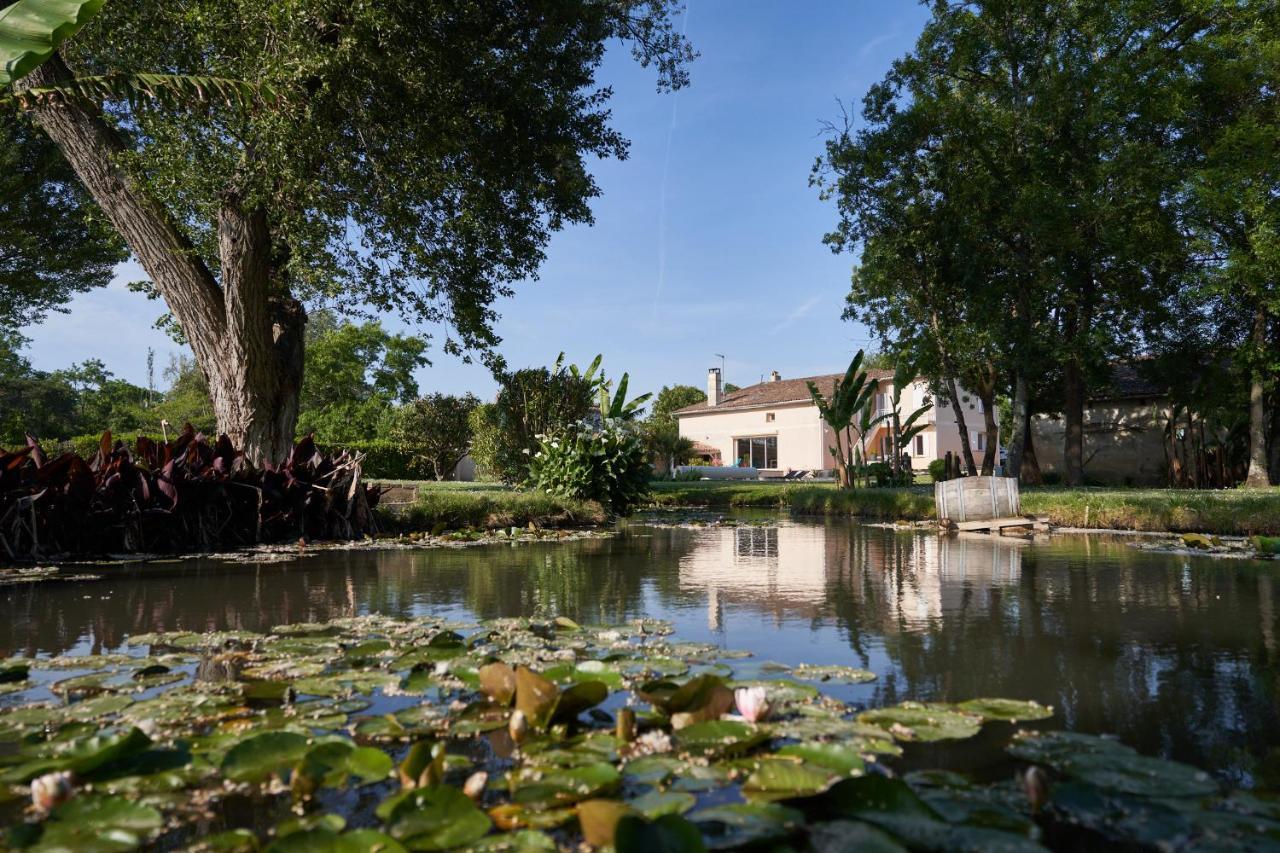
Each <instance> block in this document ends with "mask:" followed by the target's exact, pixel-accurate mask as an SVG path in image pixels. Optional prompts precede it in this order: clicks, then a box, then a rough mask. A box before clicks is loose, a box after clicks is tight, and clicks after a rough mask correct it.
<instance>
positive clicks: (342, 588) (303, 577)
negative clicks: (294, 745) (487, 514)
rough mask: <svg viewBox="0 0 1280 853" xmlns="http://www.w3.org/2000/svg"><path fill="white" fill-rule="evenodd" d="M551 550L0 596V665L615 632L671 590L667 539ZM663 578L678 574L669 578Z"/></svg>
mask: <svg viewBox="0 0 1280 853" xmlns="http://www.w3.org/2000/svg"><path fill="white" fill-rule="evenodd" d="M656 533H657V535H656V536H654V537H648V536H645V537H640V536H630V537H623V538H620V539H616V540H612V539H611V540H602V539H587V540H578V541H575V542H566V543H558V544H545V545H544V544H537V545H529V544H524V545H517V546H483V547H472V548H460V549H431V550H412V551H410V550H397V551H372V552H370V551H323V552H314V553H313V554H311V555H309V556H306V557H304V558H301V559H299V560H297V561H294V562H289V563H276V564H262V565H253V564H240V563H224V562H217V561H211V560H190V561H186V562H184V563H182V564H175V565H169V564H166V565H156V566H150V567H144V568H129V569H124V568H121V567H119V566H112V567H106V568H103V569H102V570H101V572H102V574H104V575H108V574H112V575H115V576H116V577H117V578H118V579H113V580H104V581H94V582H75V583H56V584H47V585H43V586H39V587H27V588H10V589H7V590H3V591H0V656H5V655H10V654H27V655H33V654H36V653H47V654H59V653H62V652H66V651H68V650H71V649H73V648H77V647H80V646H81V645H82V644H83V648H82V649H78V650H83V651H90V652H98V651H101V650H103V649H111V648H115V647H118V646H119V645H120V644H121V643H122V642H123V641H124V639H125V638H126V637H127V636H128V635H130V634H138V633H145V632H150V631H177V630H185V631H209V630H236V629H239V630H250V631H264V630H268V629H270V628H271V627H272V626H274V625H280V624H284V623H288V622H323V621H326V620H329V619H334V618H338V617H343V616H353V615H358V614H360V613H383V614H387V615H390V616H398V617H409V616H413V615H416V614H419V613H425V612H428V611H433V612H438V611H450V610H458V611H459V612H458V615H459V616H465V615H466V613H464V612H462V611H470V612H471V613H473V614H475V615H476V616H477V617H478V618H489V617H494V616H512V615H519V614H532V615H544V616H552V615H566V616H571V617H573V618H575V619H580V620H585V621H590V622H612V621H620V620H625V619H629V618H633V617H636V616H639V615H641V609H642V588H643V586H644V583H645V582H646V579H649V580H650V581H655V582H656V583H657V585H658V586H659V587H660V588H661V587H663V586H665V587H668V588H674V587H675V586H676V581H675V580H674V578H669V579H667V580H665V581H664V580H662V576H663V574H664V572H663V570H662V569H661V568H660V567H659V566H655V564H654V562H653V560H652V556H651V553H652V552H654V551H666V550H668V549H670V548H672V547H678V546H673V544H672V542H671V541H670V540H671V538H672V534H673V533H674V534H677V535H684V537H685V538H686V539H687V534H686V533H685V532H684V531H656ZM667 574H674V572H673V571H668V572H667Z"/></svg>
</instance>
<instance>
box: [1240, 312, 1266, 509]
mask: <svg viewBox="0 0 1280 853" xmlns="http://www.w3.org/2000/svg"><path fill="white" fill-rule="evenodd" d="M1249 337H1250V340H1249V342H1250V344H1252V346H1253V350H1254V352H1253V357H1254V358H1255V359H1261V357H1262V352H1263V350H1264V349H1265V347H1266V345H1267V310H1266V308H1265V307H1264V306H1263V304H1262V302H1261V300H1259V302H1258V304H1257V305H1256V306H1254V309H1253V332H1252V334H1251V335H1250V336H1249ZM1250 374H1251V375H1250V381H1249V473H1248V474H1247V475H1246V476H1245V480H1244V485H1245V486H1246V487H1247V488H1251V489H1265V488H1266V487H1267V486H1269V485H1271V477H1270V475H1269V474H1268V472H1267V461H1268V460H1267V406H1266V393H1267V389H1266V385H1265V384H1264V377H1263V375H1262V369H1261V368H1260V367H1257V366H1255V367H1254V368H1253V369H1252V370H1251V371H1250Z"/></svg>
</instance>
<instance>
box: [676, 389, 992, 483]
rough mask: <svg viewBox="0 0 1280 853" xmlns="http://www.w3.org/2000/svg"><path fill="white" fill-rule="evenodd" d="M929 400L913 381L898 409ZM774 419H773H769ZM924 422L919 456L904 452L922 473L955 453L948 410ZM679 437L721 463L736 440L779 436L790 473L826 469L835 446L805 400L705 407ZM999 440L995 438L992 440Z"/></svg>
mask: <svg viewBox="0 0 1280 853" xmlns="http://www.w3.org/2000/svg"><path fill="white" fill-rule="evenodd" d="M877 393H878V394H885V395H890V397H891V395H892V394H893V382H892V381H891V380H882V381H881V382H880V383H879V388H878V389H877ZM962 400H964V402H963V403H962V404H963V405H964V406H965V419H966V423H967V424H968V426H969V430H970V441H971V442H973V443H974V444H975V447H976V441H977V434H978V433H979V432H982V431H983V430H984V429H985V427H984V426H983V417H982V414H981V413H980V412H979V411H978V401H977V398H976V397H973V396H972V395H968V394H962ZM926 401H932V397H931V395H930V394H929V388H928V385H927V384H926V383H924V382H913V383H911V385H910V386H909V387H907V388H905V389H903V394H902V401H901V403H900V406H901V410H902V411H903V413H904V414H909V413H911V412H913V411H915V410H916V409H917V408H919V407H920V406H921V405H923V404H924V403H925V402H926ZM769 414H772V415H773V418H774V419H773V421H769V420H768V417H767V416H768V415H769ZM924 418H925V421H926V423H927V426H926V429H925V431H924V433H923V434H922V435H923V438H924V455H923V456H919V455H917V454H916V452H915V445H914V442H913V443H912V447H911V448H909V449H908V452H909V453H910V455H911V462H912V468H915V469H918V470H924V469H925V468H927V467H928V465H929V462H930V461H931V460H934V459H941V458H942V457H943V456H944V455H945V454H946V453H947V451H951V452H952V453H957V454H958V453H959V452H960V430H959V427H958V426H957V425H956V421H955V415H954V413H953V412H952V410H951V406H950V405H947V406H943V407H938V406H936V405H935V407H934V408H933V409H931V410H930V411H929V412H928V413H927V414H926V415H925V416H924ZM884 433H885V429H884V428H882V429H881V430H880V431H878V432H877V433H876V434H875V435H873V436H872V437H871V438H870V439H869V440H868V445H867V449H868V455H869V456H870V457H871V458H872V459H876V458H878V451H879V435H882V434H884ZM680 435H682V436H684V437H685V438H688V439H692V440H693V441H700V442H703V443H704V444H709V445H711V446H713V447H716V448H719V450H720V458H721V459H722V460H724V464H726V465H733V464H735V462H736V459H737V457H736V455H735V452H736V451H735V440H736V439H738V438H749V437H754V436H768V435H776V436H777V437H778V468H780V469H783V470H785V469H788V468H790V469H794V470H813V471H816V470H831V469H832V468H834V467H835V461H834V460H833V459H832V457H831V454H830V451H829V450H828V448H830V447H831V446H832V445H833V444H835V436H834V434H833V433H832V431H831V429H830V428H829V427H827V425H826V424H825V423H823V421H822V419H821V418H820V417H818V409H817V407H816V406H814V405H813V404H812V403H810V402H807V401H805V402H799V403H786V404H780V405H777V406H773V407H770V408H759V409H716V408H715V407H711V406H708V407H707V409H706V411H705V412H697V413H687V414H682V415H680ZM996 438H997V439H998V436H997V437H996ZM974 456H975V459H976V460H977V461H978V462H979V464H980V463H981V459H982V457H981V452H980V451H978V450H977V449H975V450H974Z"/></svg>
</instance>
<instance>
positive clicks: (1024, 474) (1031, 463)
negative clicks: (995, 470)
mask: <svg viewBox="0 0 1280 853" xmlns="http://www.w3.org/2000/svg"><path fill="white" fill-rule="evenodd" d="M1022 433H1023V435H1024V436H1026V442H1025V443H1024V444H1023V447H1022V470H1020V471H1019V472H1018V481H1019V482H1021V483H1025V484H1026V485H1028V486H1039V485H1040V484H1041V483H1043V482H1044V475H1042V474H1041V473H1040V460H1039V459H1037V458H1036V445H1035V434H1034V433H1032V432H1031V410H1030V409H1028V410H1027V418H1026V422H1025V423H1023V425H1022Z"/></svg>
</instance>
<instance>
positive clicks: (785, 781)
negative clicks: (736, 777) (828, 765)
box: [742, 757, 834, 800]
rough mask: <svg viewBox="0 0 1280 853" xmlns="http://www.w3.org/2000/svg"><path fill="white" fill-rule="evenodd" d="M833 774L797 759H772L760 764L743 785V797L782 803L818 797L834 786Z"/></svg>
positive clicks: (766, 759) (764, 760)
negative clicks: (832, 783) (811, 796)
mask: <svg viewBox="0 0 1280 853" xmlns="http://www.w3.org/2000/svg"><path fill="white" fill-rule="evenodd" d="M833 778H834V777H833V774H832V773H831V771H830V770H827V769H825V768H817V767H810V766H808V765H806V764H803V763H802V762H800V761H798V760H795V759H788V758H783V757H770V758H765V759H763V760H761V761H760V763H759V765H758V766H757V767H756V769H755V770H754V771H753V772H752V773H751V775H750V776H748V777H747V781H746V782H745V783H743V786H742V793H743V794H745V795H746V796H747V798H748V799H753V800H781V799H785V798H788V797H798V796H805V795H808V794H816V793H817V792H819V791H821V790H823V789H824V788H826V787H827V786H828V785H830V784H831V782H832V779H833Z"/></svg>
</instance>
